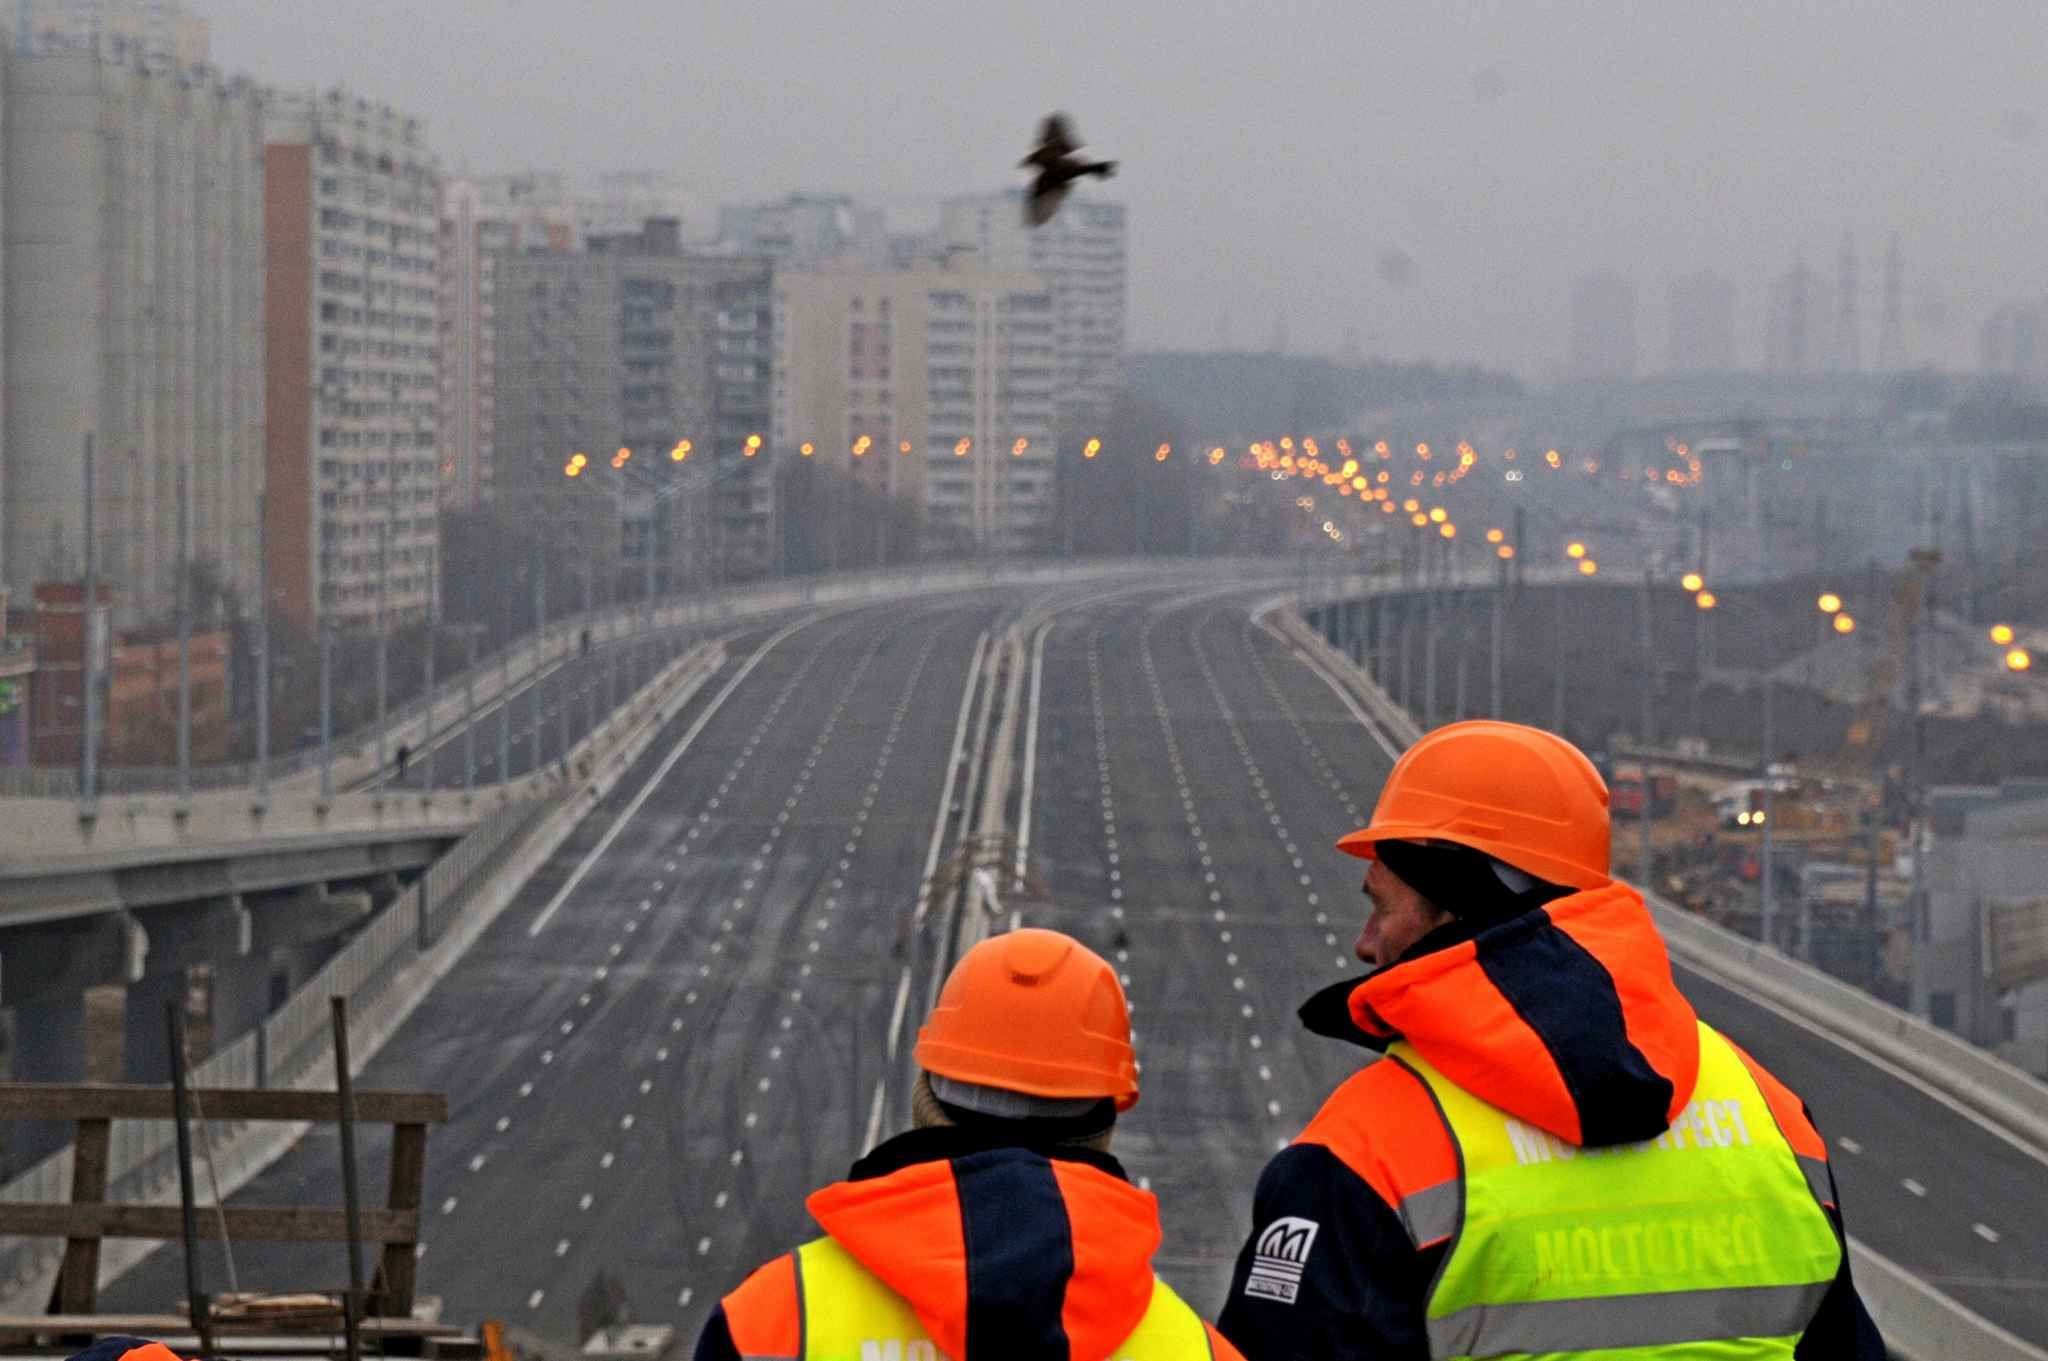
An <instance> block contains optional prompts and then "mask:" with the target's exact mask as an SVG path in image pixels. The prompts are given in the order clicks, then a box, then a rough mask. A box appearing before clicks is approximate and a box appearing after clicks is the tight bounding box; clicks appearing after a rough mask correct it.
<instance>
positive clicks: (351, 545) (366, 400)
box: [264, 90, 441, 629]
mask: <svg viewBox="0 0 2048 1361" xmlns="http://www.w3.org/2000/svg"><path fill="white" fill-rule="evenodd" d="M265 136H266V140H267V146H266V147H265V153H264V167H265V186H264V214H265V233H266V240H265V252H266V261H267V268H266V293H265V317H266V322H267V325H266V328H265V403H264V406H265V416H266V423H267V430H266V456H265V461H266V465H267V469H268V500H267V502H266V507H265V521H266V529H267V534H268V540H267V547H268V555H269V566H270V586H271V591H272V598H273V599H274V600H275V601H277V603H278V604H279V606H280V607H281V608H283V609H284V610H285V611H286V612H287V613H289V614H290V615H292V616H293V617H294V618H295V619H297V620H299V621H300V622H301V623H304V624H311V623H313V622H315V621H321V620H329V621H332V622H333V623H334V625H335V626H336V627H338V628H342V629H364V628H372V627H375V626H376V625H377V624H378V622H379V621H380V620H382V621H385V622H387V623H388V622H393V621H401V620H405V619H416V618H420V617H423V616H424V615H425V614H426V613H427V611H428V608H429V603H430V601H431V600H432V598H433V591H434V572H435V557H436V550H437V547H438V543H439V526H438V522H437V520H436V514H435V512H436V502H437V499H438V488H439V482H440V466H439V465H440V457H439V453H438V447H439V388H440V377H441V376H440V371H439V353H440V311H439V297H440V293H439V289H440V277H439V268H440V267H439V252H440V236H441V177H440V169H439V166H438V164H437V163H436V161H435V158H434V155H433V153H432V152H431V151H430V150H429V149H428V147H427V143H426V132H425V128H424V127H423V126H422V124H421V122H420V120H419V119H417V118H413V117H411V116H409V115H406V114H404V113H401V112H399V111H397V110H395V109H392V108H391V107H390V106H389V105H385V104H379V103H375V102H373V101H371V100H367V99H363V98H360V97H357V96H354V95H351V94H348V93H347V92H346V91H341V90H333V91H328V92H325V93H322V94H288V95H279V96H275V97H274V98H273V100H272V103H271V107H270V112H269V117H268V119H267V120H266V125H265Z"/></svg>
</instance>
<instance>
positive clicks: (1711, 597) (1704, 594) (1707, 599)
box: [1692, 591, 1721, 610]
mask: <svg viewBox="0 0 2048 1361" xmlns="http://www.w3.org/2000/svg"><path fill="white" fill-rule="evenodd" d="M1692 603H1693V604H1695V605H1697V606H1699V607H1700V608H1701V609H1703V610H1711V609H1713V608H1714V606H1716V605H1718V604H1720V603H1721V599H1720V597H1719V596H1717V595H1715V594H1714V593H1713V592H1712V591H1701V592H1699V593H1698V594H1696V595H1694V596H1693V598H1692Z"/></svg>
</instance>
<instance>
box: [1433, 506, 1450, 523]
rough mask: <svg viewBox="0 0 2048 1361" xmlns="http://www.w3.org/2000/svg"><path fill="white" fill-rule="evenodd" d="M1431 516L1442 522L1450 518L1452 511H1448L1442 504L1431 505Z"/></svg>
mask: <svg viewBox="0 0 2048 1361" xmlns="http://www.w3.org/2000/svg"><path fill="white" fill-rule="evenodd" d="M1429 518H1430V519H1432V520H1434V521H1436V522H1437V523H1438V524H1442V523H1443V522H1444V521H1445V520H1448V519H1450V518H1451V517H1450V513H1449V512H1448V511H1446V510H1445V509H1444V508H1443V507H1442V506H1431V507H1430V508H1429Z"/></svg>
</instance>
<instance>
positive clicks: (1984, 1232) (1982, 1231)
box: [1970, 1224, 1998, 1243]
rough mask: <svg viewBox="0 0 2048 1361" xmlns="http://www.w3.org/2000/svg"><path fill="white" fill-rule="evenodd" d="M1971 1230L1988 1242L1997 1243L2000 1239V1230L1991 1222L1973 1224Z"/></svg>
mask: <svg viewBox="0 0 2048 1361" xmlns="http://www.w3.org/2000/svg"><path fill="white" fill-rule="evenodd" d="M1970 1232H1971V1233H1974V1234H1976V1235H1977V1236H1978V1237H1979V1238H1981V1239H1983V1240H1984V1241H1985V1242H1987V1243H1996V1242H1997V1241H1998V1230H1996V1229H1994V1228H1992V1227H1991V1226H1990V1225H1989V1224H1972V1225H1971V1226H1970Z"/></svg>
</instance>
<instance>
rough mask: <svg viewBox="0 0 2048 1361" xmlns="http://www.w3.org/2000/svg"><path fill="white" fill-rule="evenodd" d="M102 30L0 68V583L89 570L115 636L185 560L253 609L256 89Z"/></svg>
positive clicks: (259, 433)
mask: <svg viewBox="0 0 2048 1361" xmlns="http://www.w3.org/2000/svg"><path fill="white" fill-rule="evenodd" d="M143 51H144V49H142V48H139V47H136V46H134V45H132V44H128V43H125V42H122V43H116V42H115V41H113V40H112V39H108V38H103V37H101V38H95V37H91V36H81V37H77V38H75V39H71V40H64V39H61V37H60V36H57V35H52V34H47V33H46V34H44V35H43V37H42V38H40V39H39V40H38V41H37V42H36V43H34V44H32V45H31V46H30V47H28V48H27V49H26V50H23V49H18V48H16V49H9V50H8V51H7V52H6V54H5V56H4V58H0V174H4V177H5V179H4V186H0V241H4V244H0V300H4V302H0V348H4V352H5V359H4V369H5V379H4V393H0V429H4V432H5V433H4V444H0V584H5V585H7V586H10V587H12V588H13V589H14V591H15V594H16V598H17V599H21V598H26V597H27V596H28V595H29V593H30V590H31V588H32V587H33V586H34V584H35V583H36V582H38V581H42V580H55V579H72V580H76V579H77V578H78V577H79V576H80V575H82V573H83V570H84V565H85V564H84V551H83V550H84V543H85V519H86V510H87V505H86V501H87V493H86V487H85V481H84V459H83V449H84V446H85V441H86V440H87V438H88V437H90V438H92V439H93V440H94V442H95V453H96V457H95V459H94V478H93V482H94V485H93V488H92V497H91V499H92V507H91V509H92V514H93V517H94V532H95V538H96V540H97V544H98V547H97V554H96V556H97V563H96V567H97V570H98V572H99V573H100V575H101V580H103V581H105V582H107V583H109V584H110V585H112V586H114V587H115V591H116V594H115V599H116V600H117V601H118V602H119V603H118V610H119V617H120V622H121V623H122V624H124V625H130V624H135V623H139V622H142V621H146V620H151V619H160V618H162V617H164V616H166V615H167V614H168V613H169V612H170V610H171V608H172V602H173V599H174V592H175V585H176V578H177V571H176V562H177V545H178V511H179V496H178V489H179V487H180V485H181V484H182V485H183V487H184V490H185V497H186V502H187V504H188V506H189V515H190V530H191V539H190V552H191V556H192V558H193V559H194V560H199V561H205V562H208V563H211V564H213V565H214V566H216V567H217V568H218V570H219V572H220V573H221V575H222V576H223V577H224V578H225V579H226V580H227V581H228V582H230V583H232V584H233V586H234V587H235V588H236V589H237V590H238V591H239V592H240V593H241V594H242V596H243V598H244V599H246V600H251V601H253V600H254V598H255V589H256V577H257V553H258V544H259V541H260V540H259V512H258V506H259V489H260V487H261V485H262V473H263V463H262V441H263V421H264V412H263V401H262V387H261V384H262V374H263V354H262V336H263V330H262V328H263V317H264V312H263V306H264V303H263V299H264V286H265V280H264V268H263V241H264V217H263V138H262V120H263V116H264V115H263V109H264V102H265V101H264V96H263V95H262V94H261V92H260V91H259V90H258V89H257V88H256V87H255V86H253V85H252V84H250V83H249V82H247V81H240V80H223V79H221V78H220V77H219V76H218V75H216V74H214V73H212V72H211V71H209V70H208V69H206V68H203V67H190V68H178V67H175V66H171V65H169V64H166V63H163V62H159V61H156V60H153V59H149V58H146V57H145V56H144V55H143Z"/></svg>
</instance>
